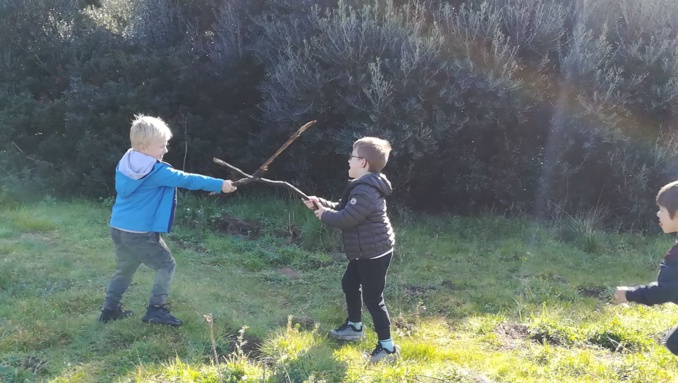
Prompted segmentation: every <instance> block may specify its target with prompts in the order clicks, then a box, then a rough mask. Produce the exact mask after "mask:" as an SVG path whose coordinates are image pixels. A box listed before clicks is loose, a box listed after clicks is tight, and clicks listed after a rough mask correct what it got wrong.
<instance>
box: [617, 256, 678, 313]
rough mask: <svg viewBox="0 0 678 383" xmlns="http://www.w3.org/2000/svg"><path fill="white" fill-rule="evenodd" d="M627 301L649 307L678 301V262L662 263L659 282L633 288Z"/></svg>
mask: <svg viewBox="0 0 678 383" xmlns="http://www.w3.org/2000/svg"><path fill="white" fill-rule="evenodd" d="M626 300H627V301H629V302H636V303H640V304H643V305H647V306H653V305H658V304H661V303H666V302H676V301H678V262H676V261H671V262H667V261H662V263H661V264H660V265H659V274H658V275H657V282H652V283H650V284H647V285H640V286H634V287H632V288H631V289H630V290H629V291H627V292H626Z"/></svg>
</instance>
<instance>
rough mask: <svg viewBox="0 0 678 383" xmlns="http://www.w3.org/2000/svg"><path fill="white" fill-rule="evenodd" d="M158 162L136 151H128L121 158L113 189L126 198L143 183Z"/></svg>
mask: <svg viewBox="0 0 678 383" xmlns="http://www.w3.org/2000/svg"><path fill="white" fill-rule="evenodd" d="M157 162H158V160H157V159H155V158H153V157H151V156H147V155H145V154H143V153H140V152H137V151H136V150H133V149H129V150H127V153H125V155H123V156H122V158H121V159H120V162H118V167H117V169H116V174H115V177H116V182H115V189H116V191H117V192H118V194H120V195H122V196H123V197H126V196H128V195H129V194H131V193H132V192H134V190H136V189H137V188H138V187H139V185H141V183H142V182H143V178H144V177H146V176H147V175H148V174H149V173H150V172H151V171H153V167H154V166H155V164H156V163H157Z"/></svg>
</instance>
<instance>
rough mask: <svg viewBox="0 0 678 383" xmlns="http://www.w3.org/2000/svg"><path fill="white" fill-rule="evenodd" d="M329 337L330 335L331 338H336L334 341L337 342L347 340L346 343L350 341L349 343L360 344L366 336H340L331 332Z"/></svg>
mask: <svg viewBox="0 0 678 383" xmlns="http://www.w3.org/2000/svg"><path fill="white" fill-rule="evenodd" d="M329 335H330V338H334V339H337V340H346V341H349V342H359V341H361V340H362V339H363V338H365V334H362V335H358V336H355V335H339V334H333V333H331V332H330V333H329Z"/></svg>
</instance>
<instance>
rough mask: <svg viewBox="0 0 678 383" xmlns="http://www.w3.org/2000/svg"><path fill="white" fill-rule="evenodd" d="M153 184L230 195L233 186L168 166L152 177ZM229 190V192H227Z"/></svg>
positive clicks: (219, 180)
mask: <svg viewBox="0 0 678 383" xmlns="http://www.w3.org/2000/svg"><path fill="white" fill-rule="evenodd" d="M153 182H155V183H156V184H158V185H160V186H169V187H177V188H182V189H188V190H205V191H210V192H215V193H221V192H225V193H230V192H232V191H234V189H233V190H231V188H233V186H232V185H231V184H230V182H231V181H228V183H227V184H225V180H222V179H219V178H213V177H208V176H204V175H202V174H194V173H186V172H182V171H181V170H177V169H174V168H172V167H170V166H167V165H165V166H163V167H162V168H161V169H159V170H158V172H157V174H156V175H155V176H154V177H153ZM227 190H230V191H227Z"/></svg>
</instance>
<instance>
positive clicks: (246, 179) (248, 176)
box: [212, 157, 308, 199]
mask: <svg viewBox="0 0 678 383" xmlns="http://www.w3.org/2000/svg"><path fill="white" fill-rule="evenodd" d="M212 160H213V161H214V162H215V163H216V164H219V165H221V166H225V167H227V168H229V169H231V170H233V171H235V172H237V173H238V174H240V175H242V176H243V177H244V178H241V179H239V180H237V181H234V182H237V183H238V184H240V185H245V184H248V183H250V182H262V183H265V184H268V185H277V186H284V187H286V188H287V189H289V190H291V191H292V192H294V193H295V194H297V195H298V196H300V197H301V198H303V199H308V196H307V195H306V194H305V193H304V192H302V191H301V190H299V189H297V188H296V187H295V186H294V185H292V184H290V183H288V182H285V181H275V180H269V179H267V178H260V177H254V176H252V175H251V174H247V173H245V172H243V171H242V170H240V169H238V168H236V167H235V166H233V165H231V164H229V163H228V162H226V161H223V160H220V159H218V158H216V157H214V158H212Z"/></svg>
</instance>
